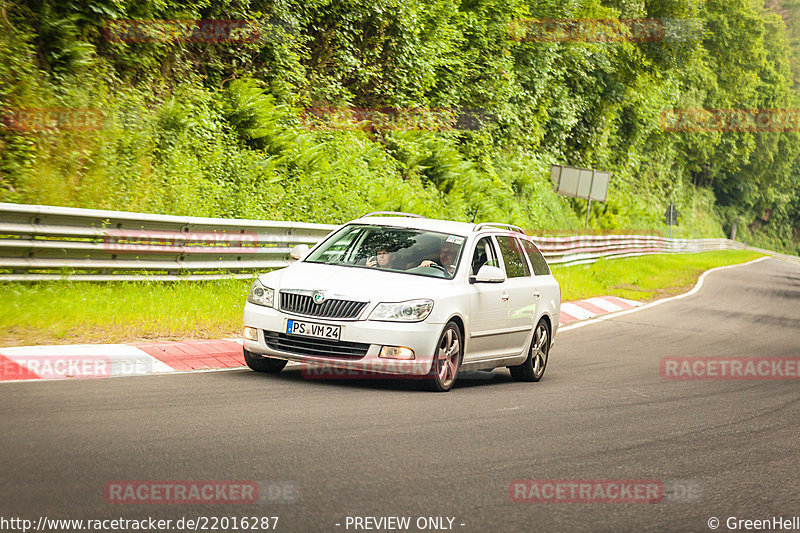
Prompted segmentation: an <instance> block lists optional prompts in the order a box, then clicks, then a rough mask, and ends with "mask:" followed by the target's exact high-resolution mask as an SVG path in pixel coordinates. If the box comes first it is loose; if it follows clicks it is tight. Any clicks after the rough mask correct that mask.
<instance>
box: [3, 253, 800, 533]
mask: <svg viewBox="0 0 800 533" xmlns="http://www.w3.org/2000/svg"><path fill="white" fill-rule="evenodd" d="M556 341H557V342H556V346H555V347H554V348H553V351H552V353H551V359H550V363H549V365H548V369H547V372H546V374H545V377H544V379H543V381H542V382H540V383H534V384H526V383H517V382H514V381H512V380H511V378H510V376H509V374H508V372H507V371H506V370H502V371H501V370H496V371H495V372H494V373H493V374H486V373H480V372H474V373H470V374H468V375H467V376H465V377H464V378H462V379H460V380H459V382H458V383H457V385H456V387H455V388H454V389H453V391H451V392H450V393H447V394H434V393H426V392H420V391H419V390H417V389H418V384H417V383H416V382H414V381H410V382H407V381H394V380H371V381H363V380H347V381H345V380H324V381H322V380H315V379H306V378H303V377H302V376H301V375H300V372H299V371H298V370H292V371H287V372H284V373H283V374H281V375H279V376H267V375H259V374H256V373H253V372H250V371H247V370H235V371H223V372H207V373H192V374H173V375H161V376H158V375H156V376H145V377H126V378H112V379H97V380H79V381H59V382H36V383H10V384H4V385H2V386H0V399H1V400H2V401H1V402H0V429H1V430H2V431H0V449H2V454H0V491H1V492H0V494H1V495H2V498H0V516H2V517H6V518H8V517H22V518H27V519H31V520H34V521H36V520H37V519H38V517H40V516H47V517H48V518H82V519H98V518H116V517H124V518H131V519H141V518H146V517H148V516H151V517H160V518H165V519H166V518H169V519H173V520H176V519H178V518H181V517H198V516H206V517H212V516H216V517H221V516H228V517H242V516H278V517H280V518H279V522H278V524H277V528H276V530H277V531H286V532H290V531H291V532H312V531H365V529H354V526H353V525H352V523H351V524H350V525H349V527H348V526H347V517H348V516H350V517H356V516H358V517H365V516H374V517H385V516H408V517H411V525H412V527H411V528H410V529H409V530H410V531H419V529H418V528H417V527H416V523H415V521H416V520H417V518H418V517H450V518H455V520H454V521H453V523H452V524H453V525H452V528H453V530H455V531H464V532H483V531H492V532H494V531H499V532H500V531H502V532H505V531H548V532H549V531H699V532H702V531H712V529H710V528H709V526H708V525H707V524H708V520H709V518H711V517H717V518H719V519H720V520H721V525H720V527H719V528H718V529H717V530H718V531H729V530H730V529H729V528H728V527H727V526H726V521H727V519H728V517H737V518H739V519H764V518H769V519H771V518H772V517H783V518H784V519H789V518H791V517H795V516H800V484H798V479H800V429H799V427H800V382H799V381H798V380H796V379H795V380H777V379H769V380H763V379H762V380H668V379H664V378H662V375H661V370H660V363H661V360H662V358H665V357H696V356H720V357H730V356H736V357H740V356H741V357H746V356H775V357H800V265H797V264H792V263H788V262H782V261H777V260H772V259H770V260H767V261H762V262H758V263H753V264H748V265H745V266H741V267H736V268H731V269H725V270H720V271H718V272H714V273H711V274H710V275H709V276H708V277H707V278H706V280H705V284H704V285H703V287H702V288H701V289H700V290H699V291H698V292H697V293H696V294H694V295H691V296H688V297H686V298H683V299H679V300H675V301H671V302H667V303H664V304H663V305H659V306H656V307H653V308H650V309H645V310H643V311H641V312H635V313H631V314H627V315H624V316H619V317H616V318H612V319H610V320H605V321H602V322H599V323H595V324H589V325H587V326H585V327H581V328H578V329H573V330H571V331H564V332H563V333H561V334H559V335H558V336H557V338H556ZM520 479H522V480H525V479H535V480H552V479H560V480H582V479H588V480H659V481H660V482H662V483H664V486H666V487H676V486H677V487H684V488H685V487H690V490H688V492H687V493H682V494H677V493H675V494H672V495H668V497H665V498H664V499H662V501H660V502H658V503H565V502H558V503H541V502H539V503H536V502H534V503H531V502H523V503H516V502H514V501H512V499H511V497H510V494H509V485H510V484H511V483H512V482H513V481H514V480H520ZM114 480H161V481H166V480H252V481H255V482H258V483H259V484H262V486H270V484H272V485H273V486H281V487H289V488H290V489H291V490H290V492H291V495H290V496H287V494H284V495H283V496H281V497H278V496H275V497H274V498H273V497H270V498H271V499H270V498H267V500H266V501H263V502H262V503H258V504H237V505H231V504H216V505H213V504H204V505H196V504H183V505H177V504H136V505H129V504H110V503H107V502H106V500H105V499H104V486H105V485H106V483H108V482H110V481H114ZM336 524H339V525H338V526H337V525H336ZM447 524H448V521H447V520H444V527H447ZM462 524H463V525H462ZM218 530H225V529H222V528H219V529H218ZM227 530H230V529H227ZM385 530H386V529H384V531H385ZM262 531H263V530H262ZM373 531H374V529H373ZM737 531H744V529H743V528H739V529H737Z"/></svg>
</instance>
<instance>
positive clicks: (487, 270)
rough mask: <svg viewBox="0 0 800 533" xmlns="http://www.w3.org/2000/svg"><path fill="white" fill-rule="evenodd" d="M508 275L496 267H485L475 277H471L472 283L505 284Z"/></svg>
mask: <svg viewBox="0 0 800 533" xmlns="http://www.w3.org/2000/svg"><path fill="white" fill-rule="evenodd" d="M505 280H506V275H505V274H504V273H503V271H502V270H501V269H500V268H498V267H495V266H489V265H483V266H482V267H481V268H480V270H478V273H477V274H476V275H475V276H470V277H469V282H470V283H503V282H504V281H505Z"/></svg>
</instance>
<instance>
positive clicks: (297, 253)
mask: <svg viewBox="0 0 800 533" xmlns="http://www.w3.org/2000/svg"><path fill="white" fill-rule="evenodd" d="M310 249H311V248H309V247H308V245H307V244H297V245H295V247H294V248H292V250H291V251H290V252H289V257H291V258H292V259H296V260H298V261H299V260H300V259H302V258H304V257H305V256H306V255H307V254H308V251H309V250H310Z"/></svg>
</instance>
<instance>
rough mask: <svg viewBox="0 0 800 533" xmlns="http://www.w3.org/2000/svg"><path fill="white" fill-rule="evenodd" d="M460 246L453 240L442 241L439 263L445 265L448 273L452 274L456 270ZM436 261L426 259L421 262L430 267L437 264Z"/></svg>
mask: <svg viewBox="0 0 800 533" xmlns="http://www.w3.org/2000/svg"><path fill="white" fill-rule="evenodd" d="M458 249H459V246H458V245H457V244H455V243H453V242H444V243H442V249H441V250H440V251H439V261H438V265H439V266H441V267H443V268H444V269H445V270H446V271H447V273H448V274H450V275H452V274H453V273H454V272H455V271H456V265H455V262H456V257H457V256H458ZM436 264H437V262H436V261H431V260H430V259H426V260H425V261H423V262H422V263H420V264H419V266H421V267H429V266H433V265H436Z"/></svg>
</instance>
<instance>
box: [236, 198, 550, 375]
mask: <svg viewBox="0 0 800 533" xmlns="http://www.w3.org/2000/svg"><path fill="white" fill-rule="evenodd" d="M292 256H293V257H294V258H296V259H299V260H298V261H297V262H295V263H293V264H292V265H290V266H289V267H287V268H283V269H280V270H275V271H273V272H269V273H267V274H262V275H260V276H259V277H258V279H257V280H256V281H255V282H254V283H253V286H252V287H251V289H250V293H249V295H248V297H247V303H246V304H245V308H244V358H245V361H246V362H247V365H248V366H249V367H250V368H251V369H253V370H255V371H258V372H270V373H277V372H280V371H281V370H283V368H284V367H285V366H286V363H287V361H297V362H301V363H307V364H309V365H311V366H312V367H314V366H317V365H326V366H327V365H332V367H333V368H337V369H347V370H348V371H353V372H365V373H370V374H372V373H374V374H379V375H396V376H417V377H423V378H425V379H424V382H425V383H426V384H428V386H429V388H431V389H432V390H435V391H447V390H450V388H451V387H452V386H453V384H454V383H455V381H456V378H457V377H458V374H459V371H460V370H491V369H493V368H497V367H501V366H506V367H508V368H509V370H510V371H511V375H512V376H513V377H514V378H516V379H518V380H521V381H539V380H540V379H541V378H542V375H543V374H544V371H545V367H546V366H547V358H548V354H549V353H550V347H551V346H552V339H553V336H554V335H555V333H556V329H557V328H558V321H559V312H560V307H561V305H560V304H561V288H560V287H559V285H558V282H557V281H556V280H555V278H553V276H552V275H551V274H550V269H549V267H548V266H547V262H546V261H545V259H544V258H543V257H542V254H541V253H540V252H539V250H538V249H537V248H536V246H535V245H534V243H533V242H532V241H531V240H530V238H529V237H527V236H526V235H525V232H524V231H522V230H521V229H520V228H518V227H516V226H509V225H506V224H494V223H482V224H471V223H464V222H450V221H444V220H432V219H427V218H424V217H421V216H419V215H409V214H406V213H392V212H376V213H370V214H368V215H365V216H363V217H361V218H360V219H358V220H353V221H351V222H348V223H347V224H344V225H343V226H341V227H340V228H338V229H337V230H335V231H334V232H332V233H331V234H330V235H328V236H327V237H326V238H325V239H324V240H323V241H322V242H320V243H319V244H317V245H316V246H315V247H314V248H313V249H311V250H310V252H309V250H308V247H307V246H304V245H299V246H296V247H295V248H294V249H293V250H292ZM307 368H308V367H307Z"/></svg>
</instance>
